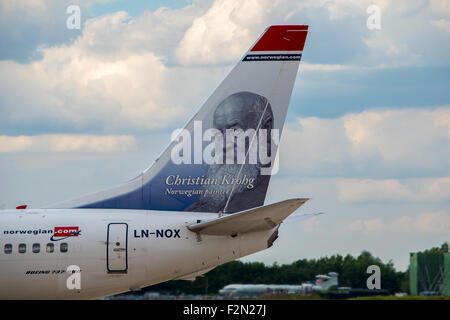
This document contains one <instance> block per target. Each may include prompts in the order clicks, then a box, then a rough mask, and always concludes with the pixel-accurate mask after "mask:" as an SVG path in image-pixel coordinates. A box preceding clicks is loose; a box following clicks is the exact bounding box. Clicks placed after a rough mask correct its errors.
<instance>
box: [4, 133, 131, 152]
mask: <svg viewBox="0 0 450 320" xmlns="http://www.w3.org/2000/svg"><path fill="white" fill-rule="evenodd" d="M134 143H135V138H134V137H133V136H127V135H120V136H97V135H91V134H81V135H67V134H52V135H40V136H18V137H11V136H0V152H123V151H126V150H129V149H130V148H131V147H132V146H133V145H134Z"/></svg>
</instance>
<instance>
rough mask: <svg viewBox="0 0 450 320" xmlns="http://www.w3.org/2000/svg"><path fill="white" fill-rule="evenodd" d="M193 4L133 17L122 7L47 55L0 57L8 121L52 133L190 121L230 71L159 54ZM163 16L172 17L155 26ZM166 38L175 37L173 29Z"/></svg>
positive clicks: (5, 122)
mask: <svg viewBox="0 0 450 320" xmlns="http://www.w3.org/2000/svg"><path fill="white" fill-rule="evenodd" d="M183 10H184V11H183ZM189 10H190V9H189V8H186V9H181V11H180V12H178V14H179V15H180V16H181V18H180V19H176V18H177V15H176V14H175V13H174V12H173V11H170V10H159V11H157V12H155V13H152V12H146V14H145V16H143V17H140V18H138V19H137V20H131V21H130V18H129V17H128V15H127V14H126V13H124V12H117V13H113V14H109V15H105V16H102V17H100V18H98V19H92V20H88V21H87V22H86V27H85V28H84V30H83V35H82V36H81V37H80V38H79V39H77V40H76V41H75V42H74V43H72V44H71V45H59V46H52V47H49V48H42V49H41V52H42V55H43V58H42V59H41V60H37V61H34V62H32V63H30V64H19V63H17V62H14V61H0V68H1V69H2V77H1V79H0V92H1V96H2V119H1V120H0V122H2V124H3V127H4V128H5V127H6V126H12V127H17V126H16V124H18V123H20V124H21V126H22V127H23V126H31V127H32V126H35V125H36V123H39V122H43V123H46V125H47V127H48V130H50V131H51V130H52V127H56V128H57V130H55V131H61V128H60V127H61V126H65V127H69V128H74V129H76V130H79V131H86V130H87V129H90V128H96V130H97V131H98V130H101V131H117V130H119V129H122V130H123V129H125V130H130V129H131V130H147V129H155V128H161V127H164V126H166V125H167V124H169V123H173V122H174V121H177V120H180V119H184V118H185V117H186V116H187V114H191V113H192V111H193V108H194V109H197V108H198V103H199V102H201V101H202V100H199V97H203V96H204V95H205V92H207V91H208V89H212V88H214V86H215V85H217V83H218V82H219V80H220V78H221V77H223V73H224V70H226V68H225V67H216V68H215V67H212V68H208V70H206V69H201V68H189V69H183V68H180V67H178V66H176V65H175V66H173V65H171V66H168V63H167V57H166V56H164V55H158V54H156V53H154V52H153V51H156V52H158V51H159V52H161V50H162V49H161V48H160V47H158V43H159V41H160V40H161V39H164V38H165V37H166V36H168V34H169V33H170V31H171V30H173V34H174V35H175V36H176V34H177V32H179V30H180V28H181V29H182V28H184V27H185V25H186V24H187V23H188V22H189V19H190V15H191V14H190V13H186V11H189ZM145 17H148V18H149V19H148V20H146V19H145ZM183 17H184V19H183ZM170 18H173V19H175V21H178V22H177V23H179V26H178V27H176V23H175V22H172V23H169V22H168V21H169V20H168V19H170ZM161 19H162V20H164V21H166V19H167V21H166V23H165V24H164V23H162V24H161V25H158V26H157V27H156V28H155V30H153V29H152V28H151V26H153V24H158V22H159V21H160V20H161ZM149 21H152V23H150V22H149ZM170 21H171V20H170ZM146 28H149V29H146ZM177 28H178V29H177ZM177 30H178V31H177ZM180 36H181V34H180ZM164 41H165V42H164ZM164 41H163V42H164V43H165V44H167V45H168V43H171V41H172V42H174V43H176V42H177V41H176V38H175V40H174V36H173V35H172V37H170V36H168V37H166V39H165V40H164ZM165 50H168V49H167V48H166V49H165ZM187 83H189V84H191V85H189V86H187V85H186V84H187ZM195 83H198V85H195ZM19 92H20V93H19ZM22 92H26V94H21V93H22ZM72 130H73V129H72Z"/></svg>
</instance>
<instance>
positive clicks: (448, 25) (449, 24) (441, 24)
mask: <svg viewBox="0 0 450 320" xmlns="http://www.w3.org/2000/svg"><path fill="white" fill-rule="evenodd" d="M430 23H431V24H432V25H433V26H435V27H436V28H438V29H440V30H442V31H445V32H450V21H449V20H446V19H439V20H431V21H430Z"/></svg>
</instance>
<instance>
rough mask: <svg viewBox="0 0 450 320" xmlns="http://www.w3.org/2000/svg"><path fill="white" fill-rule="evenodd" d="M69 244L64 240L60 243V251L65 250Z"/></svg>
mask: <svg viewBox="0 0 450 320" xmlns="http://www.w3.org/2000/svg"><path fill="white" fill-rule="evenodd" d="M68 247H69V245H68V244H67V243H66V242H63V243H61V246H60V247H59V249H60V251H61V252H67V249H68Z"/></svg>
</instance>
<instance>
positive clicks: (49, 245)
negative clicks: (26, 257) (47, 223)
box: [47, 243, 55, 253]
mask: <svg viewBox="0 0 450 320" xmlns="http://www.w3.org/2000/svg"><path fill="white" fill-rule="evenodd" d="M53 251H55V245H54V244H53V243H47V253H52V252H53Z"/></svg>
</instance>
